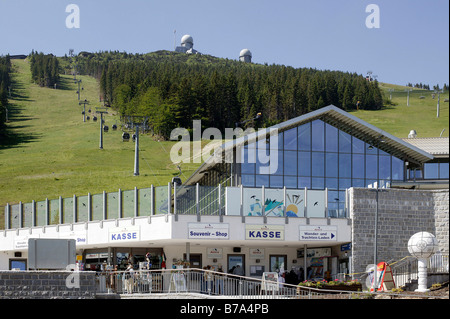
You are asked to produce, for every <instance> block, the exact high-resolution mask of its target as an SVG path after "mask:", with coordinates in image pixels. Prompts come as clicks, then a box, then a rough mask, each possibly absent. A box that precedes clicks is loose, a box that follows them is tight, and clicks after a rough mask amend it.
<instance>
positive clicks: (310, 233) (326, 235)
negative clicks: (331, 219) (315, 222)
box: [299, 226, 337, 241]
mask: <svg viewBox="0 0 450 319" xmlns="http://www.w3.org/2000/svg"><path fill="white" fill-rule="evenodd" d="M299 239H300V240H308V241H336V240H337V227H336V226H299Z"/></svg>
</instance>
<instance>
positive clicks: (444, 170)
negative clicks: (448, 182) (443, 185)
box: [439, 163, 449, 179]
mask: <svg viewBox="0 0 450 319" xmlns="http://www.w3.org/2000/svg"><path fill="white" fill-rule="evenodd" d="M448 166H449V165H448V163H440V164H439V178H440V179H448Z"/></svg>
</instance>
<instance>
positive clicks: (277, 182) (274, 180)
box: [270, 175, 283, 188]
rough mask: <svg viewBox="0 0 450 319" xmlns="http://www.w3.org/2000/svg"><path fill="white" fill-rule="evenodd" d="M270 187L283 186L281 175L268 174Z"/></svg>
mask: <svg viewBox="0 0 450 319" xmlns="http://www.w3.org/2000/svg"><path fill="white" fill-rule="evenodd" d="M270 187H276V188H279V187H283V176H276V175H271V176H270Z"/></svg>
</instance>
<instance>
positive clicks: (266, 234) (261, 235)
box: [245, 225, 284, 240]
mask: <svg viewBox="0 0 450 319" xmlns="http://www.w3.org/2000/svg"><path fill="white" fill-rule="evenodd" d="M245 239H255V240H284V226H281V225H245Z"/></svg>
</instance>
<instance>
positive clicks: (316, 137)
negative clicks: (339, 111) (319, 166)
mask: <svg viewBox="0 0 450 319" xmlns="http://www.w3.org/2000/svg"><path fill="white" fill-rule="evenodd" d="M311 124H312V130H311V132H312V143H311V149H312V150H313V151H324V146H325V136H324V133H325V130H324V124H325V123H324V122H322V121H320V120H315V121H313V122H312V123H311Z"/></svg>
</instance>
